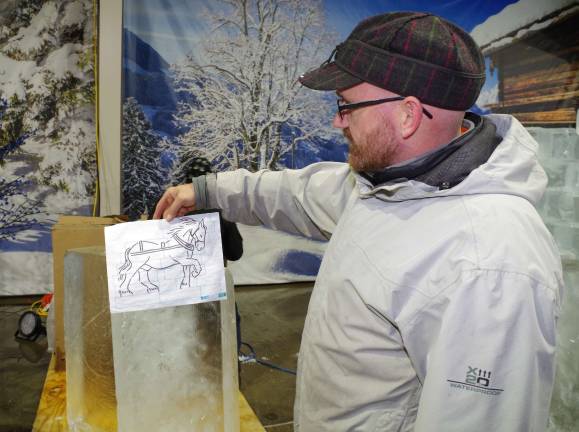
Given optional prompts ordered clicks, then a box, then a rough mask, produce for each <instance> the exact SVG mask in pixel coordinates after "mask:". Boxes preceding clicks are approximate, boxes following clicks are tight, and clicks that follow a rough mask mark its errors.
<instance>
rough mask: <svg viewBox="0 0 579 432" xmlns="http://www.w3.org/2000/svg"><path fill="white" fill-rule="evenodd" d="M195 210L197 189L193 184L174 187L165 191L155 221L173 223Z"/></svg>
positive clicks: (154, 216) (156, 210) (157, 208)
mask: <svg viewBox="0 0 579 432" xmlns="http://www.w3.org/2000/svg"><path fill="white" fill-rule="evenodd" d="M193 210H195V189H194V188H193V185H192V184H191V183H187V184H183V185H179V186H173V187H170V188H169V189H167V190H166V191H165V193H164V194H163V196H162V197H161V199H160V200H159V202H158V203H157V207H155V214H154V215H153V219H161V218H164V219H166V220H167V222H171V221H172V220H173V219H174V218H175V217H177V216H183V215H185V214H187V213H189V212H190V211H193Z"/></svg>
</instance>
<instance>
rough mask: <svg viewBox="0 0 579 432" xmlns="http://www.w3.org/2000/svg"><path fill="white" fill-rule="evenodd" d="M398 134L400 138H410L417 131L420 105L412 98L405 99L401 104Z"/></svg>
mask: <svg viewBox="0 0 579 432" xmlns="http://www.w3.org/2000/svg"><path fill="white" fill-rule="evenodd" d="M401 109H402V112H401V116H400V133H401V135H402V138H404V139H407V138H410V137H411V136H412V135H414V133H415V132H416V131H417V130H418V127H419V126H420V122H421V121H422V115H423V112H422V104H421V103H420V101H419V100H418V99H417V98H415V97H414V96H408V97H406V98H405V99H404V100H403V101H402V103H401Z"/></svg>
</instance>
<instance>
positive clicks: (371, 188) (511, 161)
mask: <svg viewBox="0 0 579 432" xmlns="http://www.w3.org/2000/svg"><path fill="white" fill-rule="evenodd" d="M484 118H485V121H486V122H491V123H492V125H493V126H494V127H495V128H496V136H497V137H498V138H499V139H500V143H499V144H498V145H496V148H495V149H494V151H492V153H491V154H490V156H489V157H488V159H487V160H486V162H484V163H482V164H481V165H479V166H478V167H476V168H474V169H473V170H472V171H470V173H469V174H468V175H466V177H465V178H464V179H463V180H462V181H460V182H459V183H458V184H456V185H454V186H452V187H450V188H446V189H445V188H440V187H439V186H433V185H432V184H428V183H425V182H424V181H420V180H422V178H423V176H420V177H417V178H415V179H412V180H407V179H400V178H399V179H393V180H390V181H386V182H384V183H381V184H378V185H373V184H372V182H371V181H370V180H369V179H368V178H366V177H364V176H362V175H359V174H357V175H356V178H357V181H358V185H359V188H360V195H361V197H362V198H371V197H375V198H378V199H381V200H383V201H406V200H414V199H423V198H435V197H442V196H463V195H475V194H507V195H516V196H519V197H522V198H525V199H527V200H528V201H530V202H531V203H532V204H536V203H537V202H538V201H539V200H540V199H541V197H542V196H543V193H544V191H545V188H546V186H547V175H546V173H545V171H544V170H543V168H542V167H541V165H540V164H539V161H538V159H537V151H538V147H539V146H538V144H537V142H536V141H535V140H534V138H533V137H532V136H531V135H530V134H529V133H528V132H527V130H526V129H525V128H524V127H523V126H522V125H521V123H520V122H519V121H518V120H517V119H515V118H514V117H512V116H510V115H505V114H491V115H488V116H485V117H484ZM490 139H494V137H491V138H490ZM497 141H498V140H497ZM463 145H464V144H463ZM457 157H460V156H459V155H458V152H454V153H452V154H450V155H449V156H447V159H448V160H450V158H457ZM419 179H420V180H419Z"/></svg>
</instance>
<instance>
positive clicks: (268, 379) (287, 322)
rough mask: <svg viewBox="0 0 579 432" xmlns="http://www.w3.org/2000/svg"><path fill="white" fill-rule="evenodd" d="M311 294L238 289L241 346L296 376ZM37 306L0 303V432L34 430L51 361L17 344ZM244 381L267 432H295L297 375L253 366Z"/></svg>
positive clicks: (289, 288) (300, 286)
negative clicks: (22, 324) (21, 326)
mask: <svg viewBox="0 0 579 432" xmlns="http://www.w3.org/2000/svg"><path fill="white" fill-rule="evenodd" d="M311 290H312V284H311V283H296V284H286V285H261V286H245V287H239V288H236V299H237V304H238V307H239V312H240V315H241V332H242V340H243V341H244V342H247V343H248V344H250V345H251V346H252V347H253V348H254V350H255V352H256V354H257V356H258V357H259V358H261V359H263V360H265V361H267V362H270V363H273V364H275V365H278V366H280V367H283V368H287V369H292V370H295V368H296V364H297V354H298V350H299V343H300V337H301V332H302V328H303V323H304V318H305V313H306V310H307V305H308V301H309V298H310V294H311ZM34 300H36V299H35V298H19V299H14V298H0V432H8V431H10V432H20V431H29V430H31V427H32V424H33V422H34V417H35V415H36V409H37V406H38V401H39V397H40V392H41V390H42V386H43V383H44V378H45V376H46V370H47V368H48V363H49V361H50V355H49V354H48V353H46V352H45V350H46V339H45V338H43V337H41V338H40V339H38V340H37V342H36V343H18V342H17V341H16V340H15V338H14V332H15V331H16V328H17V324H18V319H19V317H20V314H21V313H22V312H23V311H24V310H26V309H27V305H30V304H31V303H32V302H33V301H34ZM15 303H20V304H15ZM245 351H246V352H247V349H246V350H245ZM240 379H241V391H242V392H243V394H244V395H245V397H246V399H247V401H248V402H249V404H250V405H251V407H252V408H253V409H254V411H255V413H256V414H257V416H258V418H259V419H260V420H261V422H262V424H263V425H264V426H265V428H266V430H267V431H271V432H289V431H292V430H293V426H292V420H293V419H292V414H293V413H292V409H293V399H294V395H295V376H294V375H291V374H288V373H285V372H281V371H278V370H275V369H272V368H269V367H266V366H262V365H260V364H257V363H254V362H252V363H246V364H243V365H242V366H241V374H240Z"/></svg>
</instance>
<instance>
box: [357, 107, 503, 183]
mask: <svg viewBox="0 0 579 432" xmlns="http://www.w3.org/2000/svg"><path fill="white" fill-rule="evenodd" d="M465 124H466V125H467V126H468V127H469V130H468V131H467V132H465V133H464V134H462V135H460V136H458V137H457V138H455V139H454V140H452V141H451V142H450V143H448V144H445V145H443V146H442V147H439V148H437V149H435V150H433V151H431V152H428V153H426V154H424V155H421V156H419V157H417V158H415V159H412V160H410V161H406V162H403V163H401V164H398V165H393V166H390V167H387V168H385V169H384V170H382V171H377V172H362V173H360V175H361V176H362V177H364V178H365V179H366V180H368V181H369V182H370V183H371V184H372V185H373V186H374V187H376V186H379V185H382V184H385V183H399V182H405V181H408V180H417V181H419V182H422V183H425V184H427V185H429V186H434V187H436V188H438V189H448V188H450V187H453V186H455V185H456V184H458V183H460V182H461V181H462V180H464V179H465V178H466V177H467V176H468V174H469V173H470V172H471V171H472V170H473V169H475V168H477V167H478V166H480V165H481V164H483V163H484V162H486V161H487V160H488V158H489V156H490V155H491V153H492V152H493V151H494V149H495V148H496V147H497V145H498V144H499V142H500V138H499V137H497V136H496V127H495V126H494V124H493V123H492V122H490V121H488V120H486V121H485V120H484V119H483V118H482V117H481V116H479V115H477V114H474V113H471V112H467V113H466V114H465Z"/></svg>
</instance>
